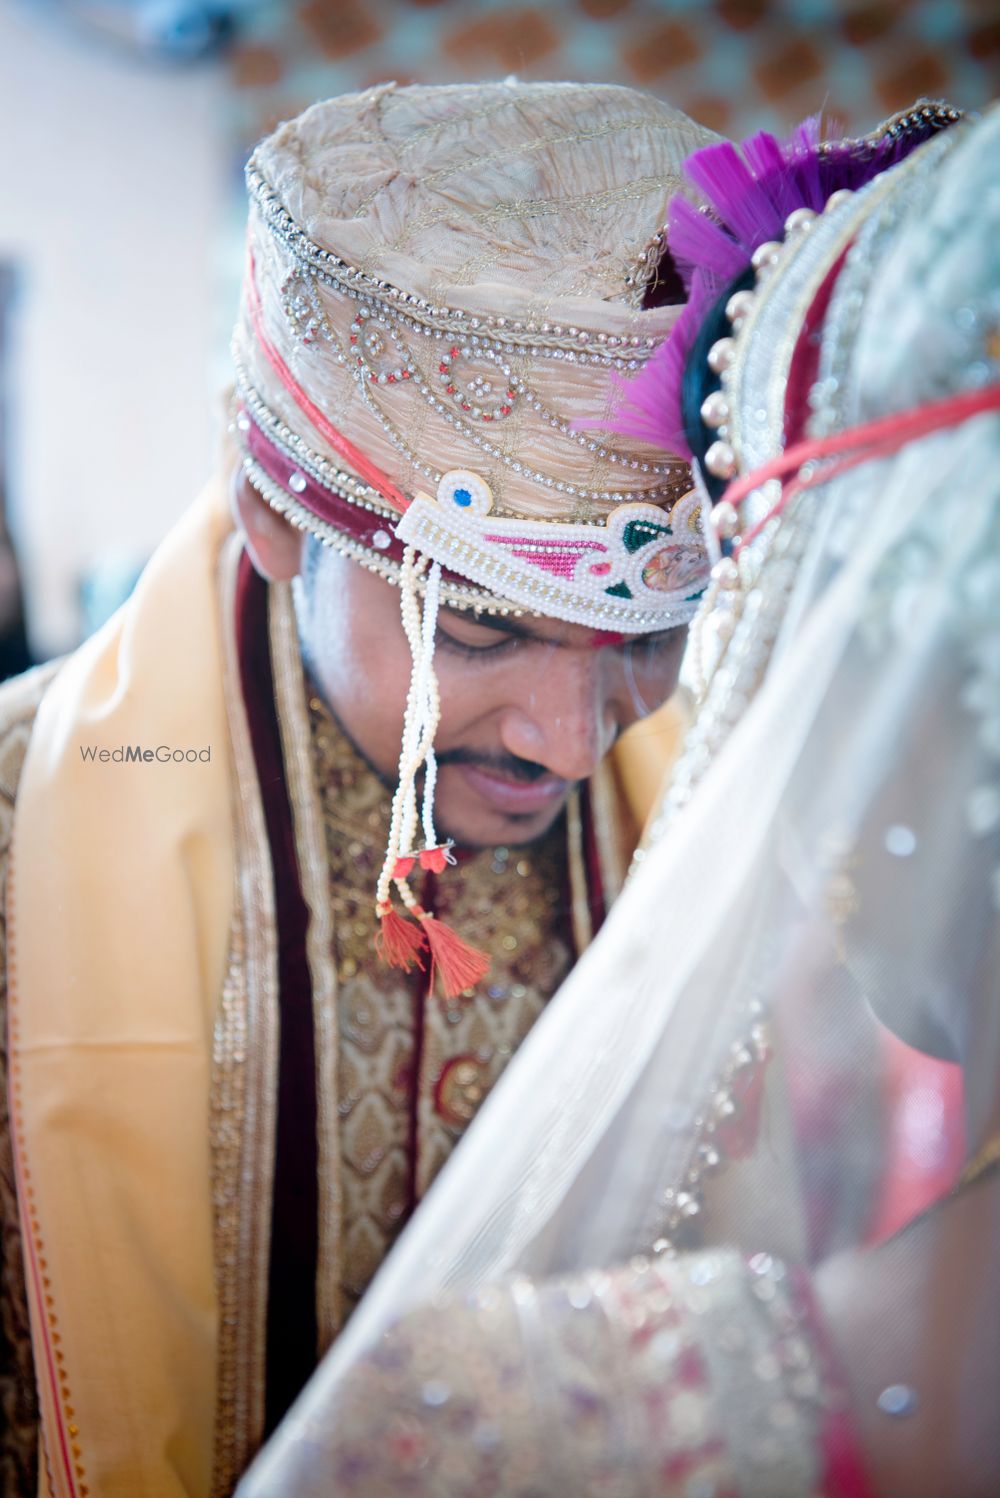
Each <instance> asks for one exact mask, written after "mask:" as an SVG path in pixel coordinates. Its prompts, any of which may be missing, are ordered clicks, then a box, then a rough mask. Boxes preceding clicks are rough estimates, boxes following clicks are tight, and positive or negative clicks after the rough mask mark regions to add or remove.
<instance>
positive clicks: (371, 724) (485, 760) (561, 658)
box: [297, 543, 686, 847]
mask: <svg viewBox="0 0 1000 1498" xmlns="http://www.w3.org/2000/svg"><path fill="white" fill-rule="evenodd" d="M305 556H306V564H305V570H304V576H303V577H302V578H300V580H299V582H298V584H297V603H298V615H299V629H300V634H301V636H302V644H303V652H304V655H305V659H306V663H307V666H308V669H309V671H310V674H311V676H312V678H313V681H314V683H315V685H316V686H317V688H318V689H319V692H320V694H321V696H322V697H323V698H324V700H325V701H326V703H327V704H328V706H329V708H330V709H331V711H332V712H333V714H334V716H335V717H336V718H337V720H338V721H339V723H340V724H341V726H342V727H343V729H344V731H345V732H346V734H347V735H348V737H349V738H350V739H351V740H352V742H353V743H354V744H355V746H356V747H357V749H358V750H359V751H360V753H361V754H362V755H363V756H364V758H365V759H366V760H367V761H368V762H369V763H370V764H371V765H372V767H373V768H374V769H375V770H376V771H377V772H378V773H379V775H381V776H382V777H383V779H385V780H386V782H387V783H394V782H395V779H396V773H397V765H398V759H399V749H400V737H401V730H402V722H403V713H404V708H405V704H406V696H407V691H408V689H409V684H410V669H411V658H410V650H409V646H408V645H407V642H406V637H405V635H404V633H403V628H402V624H401V621H400V613H399V593H398V590H397V589H396V588H394V587H392V586H391V585H390V584H389V583H388V582H386V581H385V580H384V579H382V578H381V577H378V576H376V575H375V574H373V573H371V572H368V571H367V570H366V569H365V568H363V567H362V566H360V565H359V564H358V563H356V562H353V561H350V560H349V559H347V558H345V557H342V556H340V555H339V554H338V553H336V552H335V551H333V550H331V549H329V548H326V547H322V546H320V545H319V544H318V543H317V544H311V545H310V546H308V547H307V548H306V552H305ZM685 635H686V630H684V629H683V628H681V629H673V630H668V631H665V632H663V633H661V634H656V635H644V636H638V637H637V636H631V637H629V636H620V635H614V634H609V633H607V632H598V631H595V630H593V629H589V628H585V627H583V626H582V625H577V624H564V623H562V622H560V621H558V620H553V619H545V618H539V617H536V616H534V615H530V614H525V615H522V616H520V617H517V618H503V617H488V616H479V615H476V614H474V613H471V612H469V613H462V612H458V611H454V610H451V609H447V608H442V610H441V612H440V615H439V622H438V630H437V639H436V647H435V657H434V666H435V671H436V673H437V678H438V684H439V687H440V693H441V720H440V726H439V728H438V731H437V734H436V737H435V748H436V752H437V759H438V765H439V775H438V782H437V793H436V820H437V822H438V826H439V830H440V832H441V835H442V836H449V837H453V838H454V839H455V840H456V842H458V843H460V844H463V845H465V846H467V847H468V846H473V847H478V846H485V845H490V844H495V843H509V844H517V843H526V842H531V841H532V840H533V839H535V838H537V837H540V836H541V835H542V834H543V833H545V832H546V831H547V830H548V828H549V827H550V826H551V825H552V823H553V822H554V820H555V818H556V817H557V816H558V814H559V812H560V810H561V809H562V807H563V806H564V804H565V802H566V798H567V796H568V795H569V793H570V790H571V789H572V787H573V786H574V785H575V784H577V783H578V782H580V781H583V780H586V779H587V778H588V777H589V776H590V775H592V774H593V772H594V770H596V768H597V766H598V764H599V763H600V761H601V759H602V758H603V757H604V755H605V754H606V753H607V752H608V750H609V749H610V748H611V745H612V744H613V743H614V741H615V739H616V738H617V736H618V734H619V733H620V732H621V731H622V730H623V729H625V728H628V727H629V726H630V725H631V724H633V723H635V722H636V721H637V720H638V719H640V718H642V717H644V716H646V714H648V713H650V712H652V711H653V710H654V709H656V708H657V707H659V706H660V705H661V704H662V703H663V702H664V701H665V700H666V698H667V697H668V696H669V695H670V693H671V692H672V690H673V688H674V686H675V684H676V680H677V672H678V667H679V664H680V656H681V652H682V649H683V644H684V638H685Z"/></svg>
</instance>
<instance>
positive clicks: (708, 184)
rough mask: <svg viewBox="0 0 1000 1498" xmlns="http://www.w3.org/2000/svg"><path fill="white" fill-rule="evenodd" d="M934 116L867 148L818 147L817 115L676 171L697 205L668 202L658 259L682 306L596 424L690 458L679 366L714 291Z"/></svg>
mask: <svg viewBox="0 0 1000 1498" xmlns="http://www.w3.org/2000/svg"><path fill="white" fill-rule="evenodd" d="M942 124H943V121H942V119H941V117H940V116H936V117H934V118H932V119H928V120H927V121H926V122H919V123H917V124H915V125H911V126H910V127H909V128H908V129H907V130H905V131H898V132H896V133H893V132H891V131H890V132H887V133H885V134H883V135H882V136H881V137H880V138H878V139H877V140H874V141H873V140H861V141H857V140H846V141H842V142H837V143H830V144H826V145H821V144H820V123H819V116H818V115H815V116H812V117H811V118H810V119H807V120H805V121H803V123H802V124H801V125H799V126H798V127H797V128H796V130H795V131H794V132H793V134H792V136H791V137H790V139H789V140H788V141H787V142H786V143H784V144H782V143H781V142H780V141H778V140H777V139H776V138H775V137H774V136H773V135H769V134H768V133H767V132H766V131H763V130H762V131H760V132H759V133H758V134H757V135H753V136H751V137H750V139H749V140H746V141H744V142H743V144H742V146H740V147H737V146H735V145H733V144H732V143H731V142H729V141H723V142H720V143H718V144H715V145H711V146H705V147H703V148H702V149H701V150H700V151H696V152H695V153H694V155H693V156H690V157H689V158H688V160H687V161H686V162H685V164H684V171H685V175H686V176H687V178H688V180H689V181H690V182H691V184H692V185H693V186H694V187H696V188H697V189H698V191H699V194H700V196H701V198H702V200H703V202H704V204H705V205H706V206H705V207H704V208H702V209H698V208H696V207H695V206H694V205H693V204H692V203H691V202H690V201H689V200H688V199H687V198H684V197H675V198H674V199H673V200H672V201H671V204H670V210H669V219H668V229H667V245H668V253H669V254H670V255H671V256H672V257H673V260H674V263H675V265H676V267H677V269H678V271H679V272H680V275H681V279H682V280H683V282H684V286H685V288H686V290H687V293H688V303H687V306H686V307H685V309H684V311H683V313H682V314H681V316H680V317H679V318H678V319H677V322H676V323H675V324H674V327H673V329H672V331H671V333H670V336H669V338H668V339H667V340H666V342H665V343H663V344H662V345H661V347H660V348H659V349H657V351H656V353H655V354H654V355H653V357H652V358H651V359H650V360H649V362H648V363H647V364H646V367H645V368H644V369H643V370H642V372H641V373H640V374H638V375H636V376H635V377H634V378H633V379H630V380H626V379H623V378H622V377H621V376H620V375H616V376H614V377H613V386H614V389H615V393H616V396H617V398H618V404H617V407H616V410H615V415H614V417H613V419H612V420H611V421H609V422H606V423H601V425H602V426H603V427H604V428H605V429H606V430H609V431H614V432H622V433H625V434H627V435H629V436H632V437H638V438H640V439H641V440H643V441H646V442H651V443H654V444H656V446H658V447H662V448H664V449H666V450H667V451H669V452H672V453H677V454H678V455H680V456H681V457H686V458H688V459H690V458H691V456H692V454H691V449H690V447H689V445H688V442H687V439H686V437H685V435H684V418H683V412H682V405H681V387H682V383H683V378H684V365H685V363H686V360H687V357H688V354H689V352H690V349H691V346H692V344H693V343H694V340H695V338H696V337H697V334H698V329H699V327H700V326H701V323H702V321H703V319H704V318H705V316H706V314H707V313H708V311H709V310H710V308H711V307H712V306H713V305H714V303H715V302H716V301H717V300H718V298H719V296H720V295H721V293H722V291H723V290H724V288H725V287H726V286H728V285H729V284H730V283H731V282H732V281H734V280H735V279H736V277H737V276H739V275H741V274H742V273H743V272H744V271H746V270H747V269H749V266H750V261H751V257H752V255H753V252H754V250H756V249H757V248H758V247H759V246H760V245H762V244H764V243H765V242H766V241H768V240H772V239H773V240H778V241H780V240H782V239H783V238H784V233H785V220H786V219H787V217H788V215H789V214H790V213H792V212H793V211H794V210H795V209H796V208H811V209H813V211H814V212H817V213H819V212H821V211H822V209H823V207H824V205H825V204H826V201H827V199H828V198H829V197H830V195H831V194H832V193H834V192H836V191H837V189H838V188H849V189H851V190H855V189H857V188H859V187H863V186H864V185H865V184H866V183H867V182H870V181H871V180H872V178H874V177H876V176H877V175H878V174H879V173H880V172H882V171H885V169H886V168H887V167H890V166H893V165H895V163H896V162H898V161H900V160H902V159H903V158H904V157H905V156H907V155H908V154H909V153H910V151H912V150H913V149H914V148H915V147H916V146H918V145H920V144H921V143H922V141H924V140H926V139H927V138H928V136H930V135H932V134H934V133H935V132H936V131H937V130H939V129H941V128H942Z"/></svg>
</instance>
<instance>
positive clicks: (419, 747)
mask: <svg viewBox="0 0 1000 1498" xmlns="http://www.w3.org/2000/svg"><path fill="white" fill-rule="evenodd" d="M425 572H426V573H427V583H426V590H425V597H424V606H423V612H422V614H421V608H420V599H419V593H418V588H417V583H418V580H419V579H420V578H421V577H422V576H423V574H424V573H425ZM440 596H441V567H440V564H439V563H438V562H431V561H430V559H429V558H428V557H426V556H421V557H418V555H417V552H416V549H415V548H414V547H412V546H408V547H407V548H406V551H405V553H404V555H403V564H402V570H401V573H400V614H401V617H402V622H403V629H404V632H405V634H406V638H407V641H408V643H409V646H410V653H411V656H412V661H413V666H412V672H411V676H410V689H409V692H408V694H407V699H406V712H405V715H404V719H403V739H402V744H401V747H400V756H399V777H398V782H397V785H396V790H395V793H394V795H393V798H392V814H391V817H390V823H389V842H388V847H387V848H386V856H385V862H384V864H383V866H382V873H381V875H380V876H379V882H378V888H377V891H376V902H377V908H378V910H379V913H381V912H382V911H383V910H384V909H385V908H386V907H387V906H388V905H389V902H390V890H391V886H392V884H393V883H395V885H396V888H397V889H398V891H399V895H400V898H401V899H402V901H403V903H404V905H406V907H407V908H408V909H409V910H411V911H414V910H415V909H416V907H417V901H416V898H415V896H414V894H413V892H412V890H411V889H410V886H409V883H408V881H407V878H406V876H404V875H400V876H397V875H396V872H395V870H396V866H397V864H398V862H399V860H400V858H404V857H409V856H411V855H412V853H413V845H414V840H415V837H416V832H417V825H418V815H417V785H416V783H417V776H418V775H419V773H420V771H421V769H423V768H424V767H426V775H425V780H424V797H423V807H422V812H421V817H420V819H419V820H422V822H423V830H424V835H425V840H426V846H427V847H429V848H433V847H435V846H436V844H437V836H436V833H435V830H434V788H435V784H436V781H437V761H436V758H435V755H434V735H435V733H436V732H437V726H438V723H439V721H440V717H441V702H440V694H439V692H438V684H437V677H436V675H435V672H434V638H435V633H436V630H437V616H438V607H439V603H440Z"/></svg>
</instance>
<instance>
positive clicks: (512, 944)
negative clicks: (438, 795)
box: [309, 696, 572, 1311]
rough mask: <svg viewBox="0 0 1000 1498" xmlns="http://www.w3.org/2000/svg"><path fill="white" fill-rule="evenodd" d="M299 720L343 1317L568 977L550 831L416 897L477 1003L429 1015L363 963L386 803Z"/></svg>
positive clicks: (465, 999) (564, 896)
mask: <svg viewBox="0 0 1000 1498" xmlns="http://www.w3.org/2000/svg"><path fill="white" fill-rule="evenodd" d="M309 705H310V716H311V724H312V735H313V749H314V756H315V765H316V779H317V783H318V785H319V786H320V797H321V804H322V809H323V823H324V827H325V832H326V845H327V856H328V864H329V887H330V903H331V908H332V910H333V931H334V944H335V954H336V965H337V974H338V1002H337V1009H338V1021H339V1028H340V1065H339V1113H340V1119H341V1146H340V1147H341V1160H342V1171H343V1176H342V1188H343V1265H344V1270H343V1301H344V1306H345V1310H346V1311H350V1310H351V1309H352V1308H353V1306H354V1305H355V1304H356V1303H357V1301H358V1299H359V1298H360V1296H361V1295H362V1294H363V1292H364V1290H365V1289H366V1288H367V1286H368V1283H369V1282H370V1280H371V1278H372V1276H373V1275H374V1273H375V1271H376V1270H377V1269H378V1267H379V1265H380V1264H381V1262H382V1260H383V1259H384V1258H385V1255H386V1253H387V1252H388V1250H389V1248H390V1247H391V1246H392V1243H393V1241H394V1240H395V1238H396V1236H397V1234H398V1232H399V1230H400V1227H401V1226H402V1223H403V1221H404V1219H405V1217H406V1215H407V1213H408V1211H409V1209H410V1207H411V1206H412V1204H413V1202H414V1198H415V1199H416V1200H419V1199H420V1197H421V1196H422V1195H423V1194H424V1193H425V1192H426V1190H427V1188H428V1186H429V1185H430V1183H431V1181H432V1180H433V1178H434V1176H435V1175H436V1174H437V1172H438V1170H439V1169H440V1168H441V1166H442V1165H443V1164H444V1162H445V1160H446V1159H447V1158H448V1155H449V1154H450V1153H451V1150H452V1149H453V1148H454V1145H455V1143H456V1141H457V1140H458V1138H460V1137H461V1134H462V1132H463V1130H464V1128H465V1127H466V1125H467V1123H468V1122H469V1121H470V1119H471V1118H472V1117H473V1116H474V1114H475V1112H476V1109H477V1108H478V1106H479V1104H480V1103H481V1102H482V1100H483V1098H484V1097H485V1096H486V1093H487V1092H488V1091H489V1089H490V1088H491V1087H492V1086H493V1084H494V1083H495V1082H496V1080H497V1078H498V1077H499V1075H500V1073H501V1071H502V1070H503V1069H504V1067H505V1066H506V1064H507V1062H508V1061H509V1059H510V1057H511V1055H512V1054H513V1053H514V1051H515V1050H516V1049H517V1047H518V1046H519V1045H520V1043H521V1041H522V1040H523V1039H524V1036H525V1035H526V1034H527V1032H528V1030H529V1029H530V1028H531V1025H532V1024H533V1023H534V1021H535V1019H536V1018H537V1017H538V1015H539V1013H540V1012H541V1010H542V1007H543V1006H544V1004H545V1002H546V1001H547V999H548V998H549V997H550V996H551V995H552V994H553V993H554V992H555V990H556V988H558V986H559V984H560V982H561V981H562V979H563V977H564V976H565V974H566V972H567V971H568V969H569V966H570V963H571V960H572V953H571V949H570V944H569V940H568V933H569V929H570V918H569V890H568V868H567V852H566V831H565V823H564V821H563V819H560V821H559V823H558V824H557V826H556V827H555V828H554V829H553V831H552V832H551V833H550V834H549V835H548V836H547V837H546V838H544V839H543V840H542V841H541V842H540V843H537V844H534V845H532V846H531V847H530V848H524V849H521V848H509V849H507V848H496V849H492V850H486V851H483V852H480V853H477V854H475V855H472V856H470V857H467V858H464V859H463V860H462V861H461V863H460V865H459V866H458V867H457V868H453V869H449V870H448V871H447V872H446V873H445V874H444V875H443V876H441V878H440V879H438V880H434V881H433V883H429V885H428V890H429V893H428V895H427V898H429V899H430V901H431V903H432V906H433V909H434V910H435V911H436V913H437V914H439V915H440V916H441V917H442V918H443V919H445V920H447V921H448V922H449V924H451V925H453V926H454V927H455V928H456V929H457V930H460V931H461V933H462V935H463V936H464V937H466V938H467V939H468V940H469V941H471V942H473V943H474V944H475V945H476V946H477V947H481V948H482V949H483V950H485V951H487V952H489V953H490V955H491V957H492V959H493V963H492V968H491V971H490V973H489V975H488V976H487V977H486V979H484V981H483V983H482V984H481V985H480V986H479V988H478V989H476V990H468V991H467V992H466V994H465V995H463V996H462V997H461V998H459V999H457V1000H454V1001H451V1002H450V1003H448V1004H444V1003H443V1002H442V1001H441V1000H440V999H439V998H438V997H437V996H436V995H435V996H430V997H426V996H425V995H424V988H423V985H424V983H425V981H426V980H423V979H422V978H421V975H420V974H417V973H411V974H401V973H399V972H398V971H396V970H394V969H390V968H385V967H383V966H382V965H381V964H379V963H378V962H377V961H376V960H375V958H374V938H375V912H374V901H373V895H372V891H373V889H374V887H375V880H376V879H377V877H378V870H379V867H380V865H381V860H382V856H383V851H384V847H385V836H386V832H387V828H388V814H389V798H388V792H387V791H386V789H385V787H384V786H383V785H382V784H381V782H380V781H379V780H378V778H377V777H376V776H375V775H374V773H373V772H372V771H371V770H370V769H369V768H368V767H367V766H366V765H365V764H364V762H363V761H362V760H361V759H360V757H359V756H358V755H357V753H356V752H355V751H354V750H353V748H352V747H351V746H350V744H349V743H348V742H347V740H346V738H345V737H344V735H343V733H342V732H341V731H340V730H339V728H338V727H337V726H336V724H335V723H334V722H333V720H332V719H331V717H330V716H329V714H328V713H327V712H326V710H325V708H324V707H323V705H322V703H321V702H320V699H319V698H318V697H316V696H313V697H312V698H311V699H310V704H309ZM415 1087H416V1097H414V1088H415ZM414 1122H415V1123H416V1140H414V1137H413V1136H414Z"/></svg>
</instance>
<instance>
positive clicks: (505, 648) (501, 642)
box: [435, 624, 525, 660]
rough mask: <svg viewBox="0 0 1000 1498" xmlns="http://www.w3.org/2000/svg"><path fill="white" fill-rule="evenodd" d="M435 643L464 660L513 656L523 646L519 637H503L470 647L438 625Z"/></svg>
mask: <svg viewBox="0 0 1000 1498" xmlns="http://www.w3.org/2000/svg"><path fill="white" fill-rule="evenodd" d="M435 642H436V644H437V647H438V648H439V649H442V648H443V649H444V650H445V651H447V652H448V653H449V654H452V655H461V656H464V657H465V658H466V659H469V658H471V657H473V656H475V657H477V658H478V659H480V660H481V659H483V657H486V656H488V657H489V658H490V659H491V660H493V659H496V658H497V657H498V656H504V655H513V653H514V651H515V650H516V649H517V647H518V646H520V645H524V644H525V641H524V639H523V637H522V636H520V635H503V636H501V638H500V639H498V640H491V641H490V642H489V643H488V644H487V643H486V642H485V641H484V643H483V644H481V645H470V644H469V643H468V642H467V641H465V640H457V639H456V638H455V636H454V635H450V634H448V632H447V631H446V630H443V629H442V628H441V626H440V624H439V625H438V627H437V633H436V635H435Z"/></svg>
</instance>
